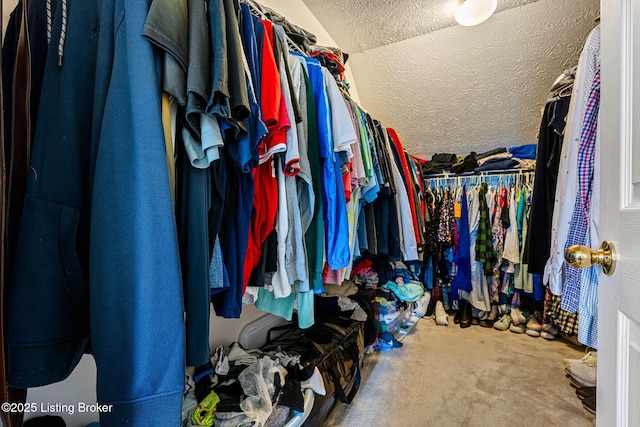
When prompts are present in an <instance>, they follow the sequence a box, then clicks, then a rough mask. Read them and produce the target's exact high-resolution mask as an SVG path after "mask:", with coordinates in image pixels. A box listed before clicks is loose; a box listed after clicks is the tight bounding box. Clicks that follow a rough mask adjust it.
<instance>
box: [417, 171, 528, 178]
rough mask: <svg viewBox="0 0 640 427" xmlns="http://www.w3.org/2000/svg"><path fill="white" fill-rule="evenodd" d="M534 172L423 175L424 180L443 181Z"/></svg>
mask: <svg viewBox="0 0 640 427" xmlns="http://www.w3.org/2000/svg"><path fill="white" fill-rule="evenodd" d="M534 173H535V172H534V171H532V170H519V169H510V170H505V171H487V172H478V173H470V174H455V173H449V172H444V173H439V174H435V175H425V179H427V180H428V179H436V178H440V179H442V178H444V179H449V178H462V179H465V178H478V177H489V178H490V177H494V176H497V177H500V176H505V175H527V174H530V175H533V174H534Z"/></svg>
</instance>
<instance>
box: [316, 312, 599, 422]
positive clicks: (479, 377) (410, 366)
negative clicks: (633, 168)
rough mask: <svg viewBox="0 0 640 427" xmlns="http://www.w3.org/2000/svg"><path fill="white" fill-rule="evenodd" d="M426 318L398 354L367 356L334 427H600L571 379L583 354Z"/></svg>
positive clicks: (567, 347)
mask: <svg viewBox="0 0 640 427" xmlns="http://www.w3.org/2000/svg"><path fill="white" fill-rule="evenodd" d="M449 323H450V325H449V326H448V327H444V326H436V324H435V322H434V321H433V320H432V319H422V320H420V321H419V322H418V324H417V325H416V326H415V327H414V328H413V330H412V331H411V332H410V333H409V334H408V335H407V336H406V337H405V338H404V340H403V344H404V346H403V347H402V348H399V349H393V351H391V352H376V353H372V354H368V355H367V356H365V361H364V368H363V372H362V374H363V379H362V385H361V387H360V390H359V392H358V394H357V396H356V398H355V400H354V401H353V403H352V404H351V405H345V404H342V403H338V404H337V405H336V407H335V408H334V410H333V411H332V413H331V414H330V416H329V418H328V419H327V422H326V423H325V426H327V427H334V426H340V427H343V426H344V427H365V426H366V427H377V426H393V427H404V426H411V427H440V426H442V427H449V426H474V427H475V426H479V427H484V426H487V427H501V426H505V427H506V426H508V427H518V426H523V427H524V426H527V427H533V426H541V427H549V426H563V427H582V426H588V427H591V426H595V416H594V415H592V414H590V413H589V412H588V411H587V410H586V409H584V408H583V407H582V403H581V402H580V401H579V400H578V398H577V397H576V394H575V389H574V388H573V387H572V386H571V385H570V381H569V379H568V378H567V377H565V374H564V368H563V365H562V359H563V358H576V359H577V358H581V357H582V356H583V355H584V352H583V350H581V349H579V348H577V347H574V346H573V345H571V344H568V343H566V342H564V341H561V340H555V341H547V340H545V339H543V338H532V337H529V336H527V335H525V334H522V335H519V334H515V333H512V332H510V331H504V332H501V331H498V330H496V329H493V328H482V327H479V326H471V327H470V328H466V329H461V328H460V327H459V326H458V325H454V324H453V317H452V316H449Z"/></svg>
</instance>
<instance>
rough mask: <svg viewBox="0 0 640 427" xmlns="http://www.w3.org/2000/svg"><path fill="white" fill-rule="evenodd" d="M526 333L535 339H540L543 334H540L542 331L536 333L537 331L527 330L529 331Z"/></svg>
mask: <svg viewBox="0 0 640 427" xmlns="http://www.w3.org/2000/svg"><path fill="white" fill-rule="evenodd" d="M525 333H526V334H527V335H529V336H530V337H534V338H538V337H539V336H540V334H541V332H540V331H535V330H533V329H527V330H526V331H525Z"/></svg>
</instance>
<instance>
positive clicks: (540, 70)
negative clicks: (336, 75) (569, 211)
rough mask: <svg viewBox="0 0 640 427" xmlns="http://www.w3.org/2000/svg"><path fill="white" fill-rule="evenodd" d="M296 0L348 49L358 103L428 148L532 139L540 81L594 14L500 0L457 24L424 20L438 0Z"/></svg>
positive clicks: (573, 47)
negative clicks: (483, 17) (482, 16)
mask: <svg viewBox="0 0 640 427" xmlns="http://www.w3.org/2000/svg"><path fill="white" fill-rule="evenodd" d="M303 1H304V2H305V4H307V5H308V6H309V8H310V9H311V10H312V11H313V12H314V14H315V16H316V17H317V18H318V20H319V21H320V22H321V23H322V24H323V26H324V27H325V28H326V29H327V31H328V32H329V34H330V35H331V36H332V37H333V39H334V40H335V41H336V42H337V43H338V45H339V46H340V47H341V48H342V49H343V50H345V51H346V52H348V53H350V58H349V62H348V63H349V64H350V66H351V69H352V71H353V75H354V76H355V84H356V86H357V89H358V93H359V96H360V100H361V105H362V106H363V107H364V108H366V109H367V110H368V111H370V112H371V114H372V115H373V116H374V117H376V118H379V119H380V120H382V122H383V123H384V124H385V125H386V126H390V127H393V128H395V129H396V130H397V131H398V133H399V135H400V138H401V139H402V141H403V143H404V145H405V147H406V148H407V150H408V151H409V152H411V153H413V154H417V155H421V156H423V157H426V158H430V157H431V155H432V154H434V153H436V152H449V153H456V154H459V155H462V156H464V155H466V154H467V153H469V152H470V151H477V152H481V151H484V150H488V149H491V148H495V147H498V146H513V145H519V144H525V143H535V142H537V136H536V135H537V131H538V129H539V127H540V118H541V108H542V106H543V105H544V103H545V101H546V99H547V97H548V90H549V88H550V86H551V84H552V83H553V81H554V80H555V78H556V77H557V76H558V75H559V74H560V73H561V72H562V71H563V70H564V69H565V68H568V67H570V66H572V65H575V64H576V63H577V61H578V57H579V54H580V52H581V50H582V47H583V45H584V42H585V40H586V37H587V35H588V33H589V31H590V30H591V29H592V28H593V27H594V26H595V22H594V21H595V18H596V16H597V15H598V14H599V0H580V1H576V0H538V1H509V2H504V1H503V2H500V3H499V4H500V6H499V7H500V8H501V10H502V12H500V13H497V14H495V15H494V16H492V17H491V18H490V19H489V20H488V21H486V22H485V23H483V24H480V25H478V26H476V27H462V26H459V25H451V22H452V21H451V20H452V18H451V16H448V17H445V18H442V19H444V21H445V22H446V23H443V22H431V21H433V20H436V19H440V18H436V15H435V12H434V10H436V9H438V8H440V9H441V8H442V6H443V4H444V3H443V2H441V1H440V0H438V1H427V0H402V1H392V0H384V1H382V0H379V1H376V2H373V1H365V0H355V1H351V2H346V1H341V0H303ZM374 3H375V4H374ZM507 3H508V4H509V7H510V8H509V7H507V6H508V5H507ZM525 3H526V4H525ZM394 5H395V6H394ZM454 5H455V1H454ZM518 5H520V6H518ZM514 6H517V7H514ZM450 13H451V12H450ZM412 17H413V18H412ZM396 19H397V20H396ZM430 20H431V21H430ZM430 28H440V29H439V30H437V31H434V30H432V29H430ZM379 33H383V35H376V34H379ZM373 46H375V47H373ZM350 47H352V48H353V47H356V48H355V49H351V50H350V49H349V48H350ZM365 48H366V50H363V49H365Z"/></svg>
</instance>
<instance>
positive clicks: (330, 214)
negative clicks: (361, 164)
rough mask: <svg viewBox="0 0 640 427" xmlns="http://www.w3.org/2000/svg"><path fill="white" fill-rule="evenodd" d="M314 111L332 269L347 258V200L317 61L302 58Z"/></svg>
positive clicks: (349, 255)
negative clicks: (316, 122)
mask: <svg viewBox="0 0 640 427" xmlns="http://www.w3.org/2000/svg"><path fill="white" fill-rule="evenodd" d="M305 59H306V61H307V68H308V70H309V80H310V82H311V88H312V90H313V96H314V98H315V101H316V109H317V112H318V141H319V148H320V159H321V163H322V181H323V186H322V207H323V215H324V226H325V248H326V257H327V264H329V267H330V268H331V269H332V270H338V269H340V268H344V267H347V266H348V265H349V262H350V259H351V252H350V248H349V221H348V219H347V201H346V198H345V195H344V188H343V186H342V172H341V170H340V163H339V159H338V156H337V155H336V153H335V152H334V151H333V137H332V130H331V108H330V106H329V99H328V97H327V90H326V86H325V83H324V77H323V75H322V68H320V67H321V65H320V61H318V60H317V59H313V58H305Z"/></svg>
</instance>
